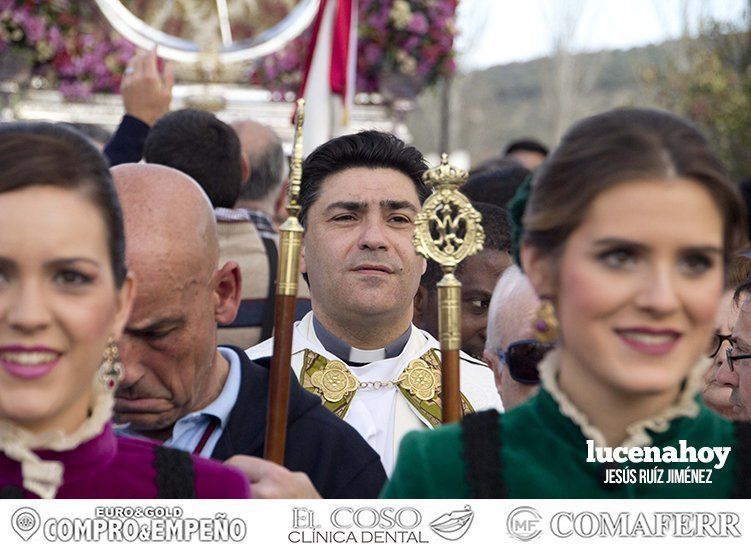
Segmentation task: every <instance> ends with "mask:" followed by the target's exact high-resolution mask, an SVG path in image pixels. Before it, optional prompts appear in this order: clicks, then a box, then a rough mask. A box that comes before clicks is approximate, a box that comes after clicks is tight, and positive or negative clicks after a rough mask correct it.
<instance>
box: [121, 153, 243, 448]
mask: <svg viewBox="0 0 751 544" xmlns="http://www.w3.org/2000/svg"><path fill="white" fill-rule="evenodd" d="M111 172H112V178H113V180H114V181H115V188H116V189H117V193H118V195H119V197H120V202H121V203H122V208H123V216H124V220H125V221H124V222H125V245H126V249H125V252H126V261H127V264H128V268H130V269H131V270H132V271H133V275H134V276H135V280H136V297H135V302H134V304H133V311H132V312H131V315H130V319H129V320H128V324H127V325H126V327H125V334H124V335H123V339H122V341H121V342H120V343H119V346H120V354H121V359H122V363H123V371H124V372H123V377H122V380H121V381H120V386H119V389H118V392H117V396H116V403H115V419H116V420H117V421H119V422H123V423H129V424H131V428H132V429H133V430H136V431H138V432H141V433H144V434H146V435H147V436H150V437H152V438H157V439H158V440H166V439H167V438H169V437H170V436H171V434H172V427H173V425H174V423H175V422H176V421H177V420H178V419H179V418H181V417H183V416H184V415H185V414H188V413H190V412H194V411H196V410H198V409H200V408H203V407H204V406H207V405H208V404H209V403H211V402H212V401H213V400H214V399H216V397H217V396H218V395H219V393H220V392H221V390H222V388H223V387H224V382H225V379H226V376H227V373H228V372H229V364H228V363H227V361H226V360H225V359H224V358H223V357H222V355H221V354H220V353H219V352H218V351H217V344H216V342H217V333H216V328H217V324H227V323H231V322H232V321H233V320H234V319H235V316H236V315H237V309H238V307H239V305H240V289H241V280H240V272H239V267H238V265H237V263H235V262H233V261H229V262H227V263H225V264H224V265H223V266H222V267H221V268H218V266H217V264H218V263H217V261H218V259H219V242H218V239H217V232H216V222H215V220H214V212H213V209H212V207H211V203H210V202H209V199H208V197H207V196H206V195H205V193H204V192H203V190H202V189H201V188H200V187H199V185H198V184H197V183H196V182H195V181H193V179H191V178H190V177H189V176H187V175H186V174H183V173H182V172H179V171H177V170H174V169H172V168H169V167H167V166H161V165H157V164H124V165H121V166H116V167H114V168H112V169H111Z"/></svg>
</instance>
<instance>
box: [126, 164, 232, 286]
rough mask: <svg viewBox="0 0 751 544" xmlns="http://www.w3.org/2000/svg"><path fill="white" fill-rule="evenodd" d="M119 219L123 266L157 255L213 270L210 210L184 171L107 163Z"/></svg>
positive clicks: (166, 261) (215, 249)
mask: <svg viewBox="0 0 751 544" xmlns="http://www.w3.org/2000/svg"><path fill="white" fill-rule="evenodd" d="M111 172H112V179H113V180H114V182H115V187H116V189H117V194H118V196H119V197H120V202H121V204H122V208H123V218H124V222H125V239H126V253H127V255H126V258H127V262H128V266H129V267H134V268H136V269H137V268H139V267H140V266H141V265H142V264H145V263H152V262H153V261H154V260H159V261H160V262H161V263H162V264H163V265H165V266H168V267H170V268H171V267H174V266H176V265H177V264H182V265H192V266H191V268H193V272H196V271H197V270H196V267H197V268H203V269H204V270H205V271H208V272H213V271H214V270H215V269H216V266H217V264H218V259H219V241H218V238H217V232H216V221H215V219H214V211H213V209H212V207H211V202H209V199H208V197H207V196H206V193H204V192H203V190H202V189H201V187H200V186H199V185H198V184H197V183H196V182H195V181H194V180H193V179H192V178H191V177H190V176H188V175H187V174H184V173H182V172H180V171H179V170H175V169H174V168H169V167H167V166H162V165H158V164H123V165H120V166H115V167H114V168H112V169H111Z"/></svg>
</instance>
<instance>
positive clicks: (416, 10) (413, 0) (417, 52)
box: [250, 0, 458, 100]
mask: <svg viewBox="0 0 751 544" xmlns="http://www.w3.org/2000/svg"><path fill="white" fill-rule="evenodd" d="M457 4H458V0H360V2H359V28H358V47H357V91H358V92H364V93H374V92H380V93H382V94H386V95H392V96H398V97H405V98H413V97H414V96H416V95H417V94H418V93H419V92H420V91H421V90H422V89H424V88H425V87H428V86H430V85H432V84H434V83H435V82H436V81H438V80H440V79H441V78H444V77H447V76H451V75H452V74H453V73H454V71H455V70H456V64H455V58H454V37H455V36H456V26H455V18H456V7H457ZM311 34H312V32H311V31H310V30H308V31H307V32H305V33H303V34H302V35H301V36H300V37H299V38H297V39H296V40H293V41H292V42H290V43H289V44H288V45H287V46H286V47H285V48H284V49H282V50H281V51H279V52H278V53H275V54H273V55H269V56H267V57H265V58H263V59H262V60H261V61H260V62H258V63H257V64H256V65H255V66H254V67H253V68H252V70H251V72H250V81H251V83H253V84H255V85H259V86H261V87H264V88H266V89H269V90H270V91H272V93H273V97H274V99H275V100H291V99H294V98H295V93H296V92H297V90H298V89H299V87H300V83H301V81H302V73H303V68H304V63H305V55H306V52H307V51H308V48H309V46H310V41H311Z"/></svg>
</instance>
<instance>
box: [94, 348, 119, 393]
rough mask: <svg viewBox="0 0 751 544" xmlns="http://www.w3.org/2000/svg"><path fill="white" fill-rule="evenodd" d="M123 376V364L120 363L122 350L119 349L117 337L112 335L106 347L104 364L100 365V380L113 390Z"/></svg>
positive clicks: (103, 358)
mask: <svg viewBox="0 0 751 544" xmlns="http://www.w3.org/2000/svg"><path fill="white" fill-rule="evenodd" d="M122 377H123V365H122V363H120V350H119V349H117V342H115V339H114V338H113V337H111V336H110V339H109V340H108V341H107V347H106V348H104V356H103V357H102V364H101V365H100V366H99V381H101V382H102V383H103V384H104V386H105V387H106V388H107V389H109V390H110V391H112V390H114V389H116V388H117V385H118V384H119V383H120V379H121V378H122Z"/></svg>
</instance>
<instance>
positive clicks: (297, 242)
mask: <svg viewBox="0 0 751 544" xmlns="http://www.w3.org/2000/svg"><path fill="white" fill-rule="evenodd" d="M304 110H305V100H303V99H302V98H301V99H299V100H298V101H297V114H296V116H295V142H294V145H293V147H292V157H291V159H290V176H289V189H288V202H287V213H289V217H288V218H287V220H286V221H285V222H284V223H283V224H282V226H281V227H280V229H279V230H280V232H281V236H280V239H279V266H278V267H277V270H278V272H277V276H276V300H275V301H274V352H273V355H272V356H271V367H270V369H269V402H268V408H267V413H266V442H265V448H264V453H263V456H264V458H266V459H268V460H269V461H273V462H275V463H277V464H280V465H282V464H284V446H285V442H286V439H287V411H288V410H287V409H288V405H289V376H290V359H291V356H292V329H293V325H294V321H295V304H296V302H297V278H298V277H299V275H300V248H301V246H302V235H303V228H302V225H301V224H300V221H299V220H298V219H297V215H298V214H299V213H300V204H299V202H298V199H299V197H300V181H301V179H302V159H303V146H302V124H303V119H304V117H305V111H304Z"/></svg>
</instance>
